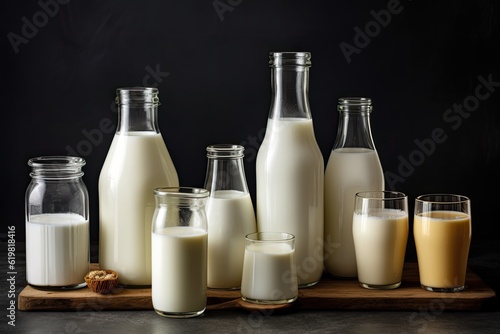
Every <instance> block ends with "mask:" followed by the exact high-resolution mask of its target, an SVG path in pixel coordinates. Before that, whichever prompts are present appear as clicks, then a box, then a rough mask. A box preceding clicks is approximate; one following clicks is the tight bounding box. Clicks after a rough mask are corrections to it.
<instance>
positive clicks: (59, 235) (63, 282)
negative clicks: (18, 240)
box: [25, 156, 90, 290]
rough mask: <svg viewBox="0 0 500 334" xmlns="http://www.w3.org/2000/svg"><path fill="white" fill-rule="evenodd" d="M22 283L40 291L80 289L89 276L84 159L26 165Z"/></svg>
mask: <svg viewBox="0 0 500 334" xmlns="http://www.w3.org/2000/svg"><path fill="white" fill-rule="evenodd" d="M28 165H29V166H30V167H31V173H30V176H31V182H30V184H29V185H28V188H27V190H26V200H25V206H26V207H25V214H26V281H27V283H28V284H29V285H31V286H33V287H35V288H40V289H45V290H65V289H68V290H69V289H78V288H82V287H85V286H86V283H85V279H84V277H85V275H86V274H87V272H88V271H89V261H90V251H89V243H90V237H89V198H88V192H87V187H86V186H85V183H84V182H83V179H82V176H83V171H82V167H83V166H84V165H85V160H84V159H82V158H79V157H69V156H42V157H36V158H32V159H30V160H29V161H28Z"/></svg>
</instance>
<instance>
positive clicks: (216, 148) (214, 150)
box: [206, 144, 245, 158]
mask: <svg viewBox="0 0 500 334" xmlns="http://www.w3.org/2000/svg"><path fill="white" fill-rule="evenodd" d="M206 150H207V158H242V157H244V156H245V154H244V153H243V152H244V151H245V148H244V147H243V146H242V145H234V144H213V145H209V146H207V148H206Z"/></svg>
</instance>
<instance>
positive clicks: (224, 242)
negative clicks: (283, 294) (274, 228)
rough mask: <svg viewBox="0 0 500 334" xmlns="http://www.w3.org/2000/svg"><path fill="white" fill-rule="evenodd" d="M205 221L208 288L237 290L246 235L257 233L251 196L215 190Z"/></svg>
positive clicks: (208, 202)
mask: <svg viewBox="0 0 500 334" xmlns="http://www.w3.org/2000/svg"><path fill="white" fill-rule="evenodd" d="M206 212H207V221H208V287H210V288H239V287H240V286H241V273H242V270H243V256H244V254H245V235H247V234H248V233H252V232H256V230H257V225H256V222H255V212H254V210H253V204H252V199H251V198H250V194H248V193H245V192H242V191H236V190H218V191H215V192H214V193H213V194H211V195H210V198H209V199H208V201H207V204H206Z"/></svg>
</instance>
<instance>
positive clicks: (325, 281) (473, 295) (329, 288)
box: [18, 263, 496, 312]
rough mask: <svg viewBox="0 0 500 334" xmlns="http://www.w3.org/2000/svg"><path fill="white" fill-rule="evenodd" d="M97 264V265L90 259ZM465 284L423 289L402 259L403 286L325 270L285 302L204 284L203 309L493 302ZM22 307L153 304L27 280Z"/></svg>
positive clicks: (127, 292) (482, 286)
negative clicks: (367, 284) (246, 297)
mask: <svg viewBox="0 0 500 334" xmlns="http://www.w3.org/2000/svg"><path fill="white" fill-rule="evenodd" d="M93 267H94V268H96V265H93ZM466 284H467V288H466V289H465V290H464V291H461V292H457V293H441V292H430V291H425V290H423V289H422V288H421V287H420V283H419V277H418V267H417V264H416V263H406V264H405V267H404V271H403V280H402V283H401V286H400V287H399V288H397V289H393V290H369V289H365V288H362V287H361V286H360V285H359V284H358V281H357V280H355V279H352V280H339V279H333V278H331V277H329V276H328V275H327V274H325V275H324V276H323V277H322V279H321V281H320V282H319V283H318V284H317V285H315V286H313V287H310V288H304V289H299V297H298V299H297V301H295V302H294V303H292V304H288V305H256V304H251V303H248V302H244V301H242V300H241V298H240V297H241V295H240V291H239V290H232V291H231V290H215V289H208V294H207V296H208V299H207V310H206V311H207V312H210V311H217V310H225V309H242V310H247V311H255V310H261V311H272V310H276V311H278V310H282V309H286V310H422V308H424V309H439V310H454V311H472V310H485V309H488V308H489V307H491V306H493V305H494V304H495V302H496V295H495V291H494V290H492V289H491V288H490V287H489V286H488V285H486V283H484V282H483V280H481V278H480V277H479V276H477V275H476V274H475V273H473V272H471V271H468V272H467V277H466ZM18 299H19V300H18V307H19V310H20V311H103V310H152V309H153V305H152V301H151V289H124V288H120V287H118V288H116V289H115V290H113V292H112V293H109V294H98V293H94V292H92V291H90V290H89V289H88V288H87V287H85V288H82V289H78V290H72V291H60V292H59V291H42V290H37V289H34V288H32V287H31V286H26V287H25V288H24V289H23V291H22V292H21V293H20V294H19V298H18Z"/></svg>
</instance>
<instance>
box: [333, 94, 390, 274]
mask: <svg viewBox="0 0 500 334" xmlns="http://www.w3.org/2000/svg"><path fill="white" fill-rule="evenodd" d="M337 109H338V111H339V124H338V130H337V138H336V140H335V143H334V145H333V149H332V151H331V153H330V157H329V160H328V163H327V165H326V170H325V235H324V246H325V248H324V249H325V252H324V257H325V269H326V271H327V272H328V273H329V274H330V275H332V276H335V277H339V278H355V277H357V267H356V256H355V253H354V240H353V235H352V218H353V212H354V200H355V195H356V193H357V192H360V191H378V190H384V188H385V186H384V174H383V171H382V166H381V164H380V160H379V156H378V153H377V150H376V149H375V144H374V143H373V138H372V132H371V127H370V113H371V111H372V101H371V99H369V98H364V97H346V98H340V99H339V100H338V107H337Z"/></svg>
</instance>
